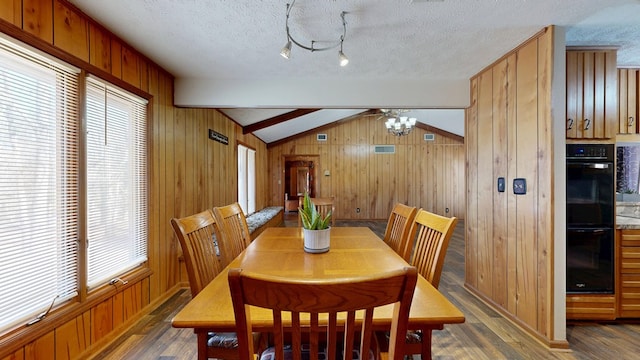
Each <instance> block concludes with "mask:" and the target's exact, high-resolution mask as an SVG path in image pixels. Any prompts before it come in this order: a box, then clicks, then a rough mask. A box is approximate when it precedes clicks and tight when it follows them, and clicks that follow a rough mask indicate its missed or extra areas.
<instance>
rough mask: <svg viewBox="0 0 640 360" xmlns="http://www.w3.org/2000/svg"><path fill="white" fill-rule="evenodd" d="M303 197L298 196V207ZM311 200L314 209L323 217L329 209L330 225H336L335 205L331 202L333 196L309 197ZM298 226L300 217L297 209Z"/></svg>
mask: <svg viewBox="0 0 640 360" xmlns="http://www.w3.org/2000/svg"><path fill="white" fill-rule="evenodd" d="M303 201H304V197H299V198H298V209H301V208H302V203H303ZM311 202H312V203H313V205H314V206H315V207H316V210H317V211H318V213H319V214H320V217H322V218H323V219H324V218H325V217H327V214H328V213H329V211H331V226H335V225H336V217H335V216H334V215H335V213H336V211H335V210H336V209H335V205H334V204H333V197H330V198H311ZM298 227H302V219H301V218H300V211H299V210H298Z"/></svg>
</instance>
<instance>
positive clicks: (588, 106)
mask: <svg viewBox="0 0 640 360" xmlns="http://www.w3.org/2000/svg"><path fill="white" fill-rule="evenodd" d="M578 61H579V60H578ZM582 61H583V63H582V122H579V124H580V127H579V128H578V133H580V132H582V135H581V136H580V138H582V139H593V138H594V137H595V136H594V134H595V133H594V131H593V129H594V127H595V119H594V115H595V114H594V113H595V106H596V99H595V83H596V68H595V53H593V52H589V51H585V52H582ZM598 75H600V74H598ZM602 102H604V99H602Z"/></svg>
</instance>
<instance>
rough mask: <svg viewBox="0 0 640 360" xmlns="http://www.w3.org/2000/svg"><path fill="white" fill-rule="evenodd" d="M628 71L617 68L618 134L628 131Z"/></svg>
mask: <svg viewBox="0 0 640 360" xmlns="http://www.w3.org/2000/svg"><path fill="white" fill-rule="evenodd" d="M567 56H568V55H567ZM628 73H629V71H628V70H627V69H618V94H619V98H618V116H619V118H618V133H619V134H628V133H629V132H630V131H629V130H630V129H629V127H630V125H629V117H628V115H627V112H628V107H627V102H628V100H629V97H628V91H629V87H628V86H627V81H628Z"/></svg>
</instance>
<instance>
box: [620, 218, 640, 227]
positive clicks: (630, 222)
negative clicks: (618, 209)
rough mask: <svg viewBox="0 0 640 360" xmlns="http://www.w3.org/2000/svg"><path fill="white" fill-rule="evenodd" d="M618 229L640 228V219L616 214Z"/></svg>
mask: <svg viewBox="0 0 640 360" xmlns="http://www.w3.org/2000/svg"><path fill="white" fill-rule="evenodd" d="M616 229H640V219H638V218H636V217H630V216H623V215H616Z"/></svg>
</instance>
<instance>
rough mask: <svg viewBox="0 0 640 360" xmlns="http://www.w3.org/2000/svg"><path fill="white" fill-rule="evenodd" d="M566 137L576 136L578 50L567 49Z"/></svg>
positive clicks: (572, 137)
mask: <svg viewBox="0 0 640 360" xmlns="http://www.w3.org/2000/svg"><path fill="white" fill-rule="evenodd" d="M566 61H567V70H566V71H567V81H566V83H567V85H566V86H567V95H566V96H567V118H566V119H565V120H566V129H567V135H566V136H567V138H571V139H575V138H577V137H578V131H577V129H578V126H579V125H578V78H579V77H582V74H578V52H577V51H567V60H566Z"/></svg>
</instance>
